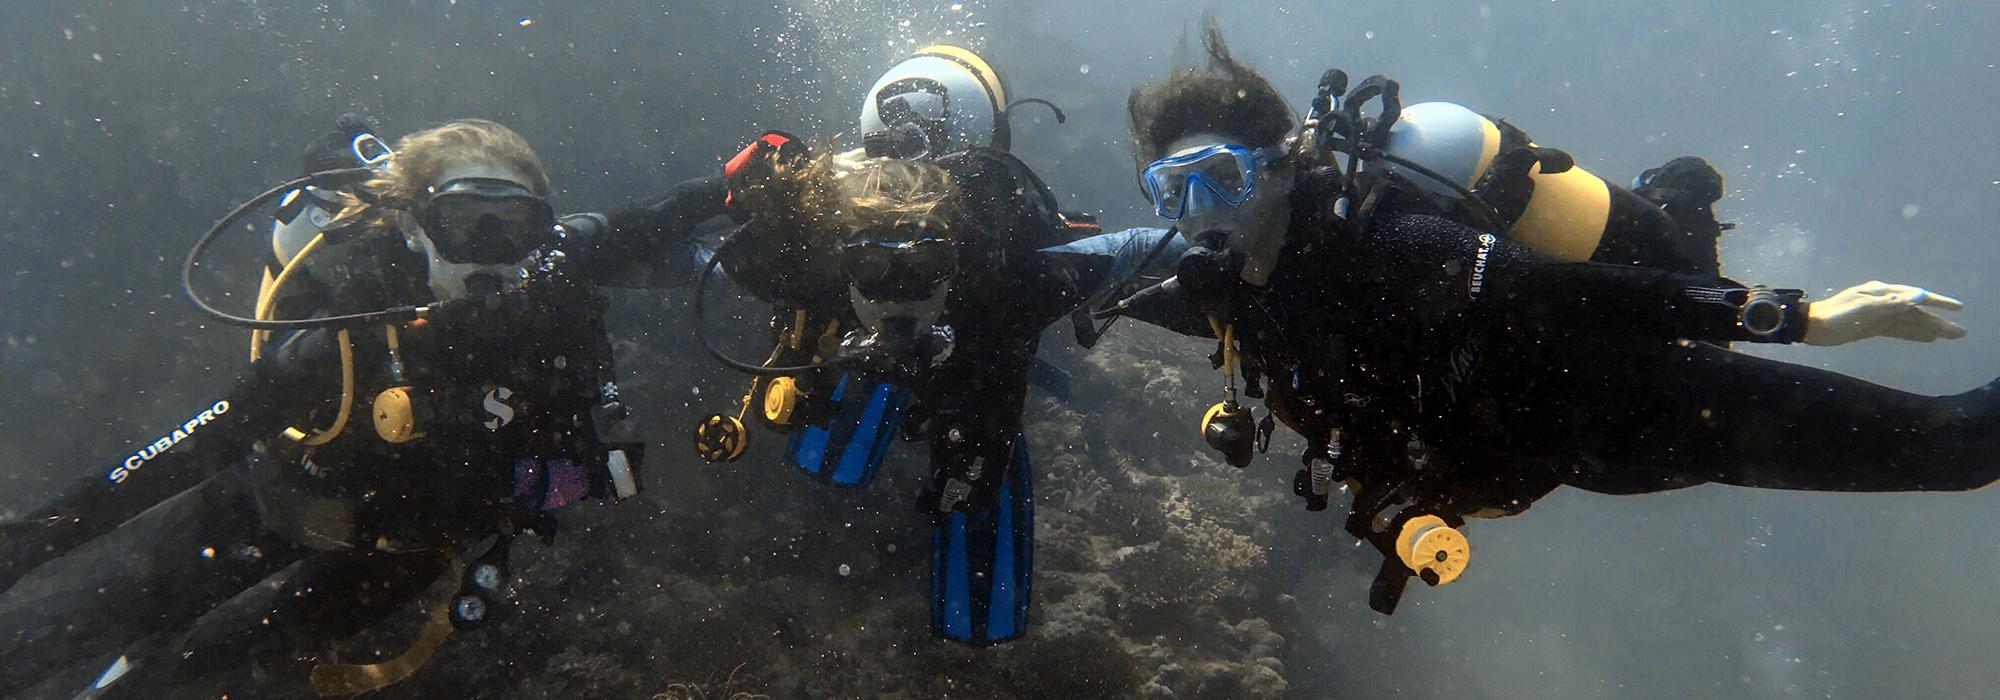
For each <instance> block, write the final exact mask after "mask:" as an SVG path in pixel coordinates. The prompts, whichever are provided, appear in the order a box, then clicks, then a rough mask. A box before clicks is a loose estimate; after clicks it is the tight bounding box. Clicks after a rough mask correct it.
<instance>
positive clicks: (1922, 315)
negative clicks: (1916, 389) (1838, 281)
mask: <svg viewBox="0 0 2000 700" xmlns="http://www.w3.org/2000/svg"><path fill="white" fill-rule="evenodd" d="M1964 308H1965V303H1964V302H1961V301H1959V300H1957V299H1953V298H1951V297H1948V296H1945V295H1943V294H1939V293H1937V292H1932V291H1929V290H1925V289H1923V288H1921V287H1912V286H1909V285H1905V284H1888V283H1886V282H1879V281H1878V282H1868V283H1866V284H1858V285H1855V286H1853V287H1849V288H1847V289H1844V290H1841V291H1840V293H1839V294H1835V295H1833V296H1832V297H1830V298H1828V299H1827V300H1825V301H1816V302H1813V304H1812V313H1811V318H1810V320H1809V321H1808V322H1807V324H1806V336H1805V343H1806V344H1807V345H1819V346H1834V345H1845V344H1847V343H1852V342H1854V341H1857V340H1864V339H1867V338H1876V337H1888V338H1901V339H1903V340H1914V341H1916V342H1919V343H1928V342H1931V341H1933V340H1939V339H1945V340H1955V339H1958V338H1963V337H1965V327H1964V326H1960V325H1958V324H1956V323H1952V322H1951V321H1948V320H1945V318H1944V317H1943V316H1939V315H1937V313H1936V312H1934V311H1932V309H1940V310H1944V311H1958V310H1961V309H1964Z"/></svg>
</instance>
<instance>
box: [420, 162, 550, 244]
mask: <svg viewBox="0 0 2000 700" xmlns="http://www.w3.org/2000/svg"><path fill="white" fill-rule="evenodd" d="M419 220H420V221H421V222H422V223H423V227H424V234H425V235H426V236H428V237H429V238H430V239H431V245H433V246H435V247H436V248H437V253H438V256H439V257H442V258H444V259H446V260H449V261H451V262H455V263H473V264H478V265H499V264H502V263H511V262H515V261H518V260H520V259H522V258H525V257H527V256H528V253H530V252H533V251H534V250H535V249H537V248H540V247H542V246H544V245H547V244H548V243H550V242H552V238H553V235H552V234H553V231H554V228H555V210H554V209H552V208H551V207H550V206H549V202H548V200H546V199H543V198H541V197H540V196H537V195H536V194H534V193H533V192H530V191H529V190H528V188H526V187H523V186H521V185H520V184H518V183H514V182H510V181H507V180H501V179H496V178H484V177H468V178H461V179H458V180H452V181H450V182H447V183H444V184H443V185H439V186H437V187H435V188H432V189H431V192H430V195H429V198H428V199H426V200H425V201H424V205H423V207H422V209H421V211H420V212H419Z"/></svg>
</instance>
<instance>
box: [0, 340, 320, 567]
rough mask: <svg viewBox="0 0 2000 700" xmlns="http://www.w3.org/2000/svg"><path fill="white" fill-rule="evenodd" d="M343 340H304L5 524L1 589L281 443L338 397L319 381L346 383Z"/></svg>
mask: <svg viewBox="0 0 2000 700" xmlns="http://www.w3.org/2000/svg"><path fill="white" fill-rule="evenodd" d="M333 336H334V331H331V330H313V331H303V332H300V333H295V334H294V335H293V336H292V337H290V338H288V339H286V341H285V342H284V343H282V344H281V345H280V346H279V347H278V349H277V350H276V351H275V352H274V353H273V354H271V355H269V356H266V357H265V358H264V359H263V360H261V361H259V362H257V363H255V364H253V365H251V371H250V372H249V373H248V374H246V375H245V376H244V377H243V379H242V380H241V381H239V382H238V383H237V386H236V387H235V388H234V389H233V390H232V391H230V392H229V395H228V397H227V398H225V399H223V400H221V401H217V402H215V403H213V404H207V405H203V406H201V407H200V410H199V411H197V412H194V413H192V414H190V415H189V416H188V418H187V419H186V420H184V421H183V422H180V423H177V424H175V425H171V426H161V430H160V437H158V438H157V439H155V440H153V441H152V442H151V443H148V444H146V445H144V446H142V447H140V448H138V449H137V450H136V451H134V452H133V453H132V454H130V455H125V456H122V457H121V458H119V459H117V460H115V461H112V462H110V463H108V464H106V465H103V466H102V468H99V469H95V470H93V471H92V472H91V473H90V474H89V475H86V476H84V477H82V478H79V479H78V480H77V481H75V482H74V483H72V484H70V486H69V487H67V488H65V489H63V491H62V493H61V494H60V495H58V496H57V497H56V499H55V500H54V501H53V502H51V503H49V504H48V505H45V506H43V507H41V508H39V509H36V510H35V511H33V512H31V513H29V514H27V515H26V516H25V517H23V518H22V519H20V520H18V521H15V522H12V523H7V524H5V525H0V590H5V589H6V588H8V587H11V586H12V585H13V584H14V582H15V581H16V580H19V579H20V578H21V576H23V575H25V574H27V573H28V572H29V571H32V570H34V569H35V567H38V566H40V565H42V564H44V563H47V562H49V561H51V560H54V559H56V558H58V557H61V556H63V555H64V554H67V553H68V552H69V551H70V550H73V549H75V548H76V547H78V546H80V545H82V544H83V543H85V542H89V541H90V540H92V539H95V538H96V537H98V536H100V535H103V534H105V533H107V532H110V531H111V530H112V529H113V528H116V527H118V526H119V525H121V524H123V523H124V522H125V521H127V520H130V519H132V518H133V517H135V516H137V515H139V514H140V513H142V512H145V511H146V509H148V508H151V507H153V506H154V505H156V504H158V503H160V502H162V501H165V500H167V499H168V498H171V497H173V496H174V495H175V494H178V493H180V492H182V491H185V490H187V489H189V488H193V487H194V486H195V485H197V484H199V483H201V481H202V480H203V479H206V478H207V477H208V476H209V475H210V474H212V473H213V472H215V471H217V470H219V469H221V468H222V467H225V466H227V465H228V463H229V461H230V460H231V459H232V458H234V457H236V456H240V455H241V454H243V450H245V449H248V447H249V445H250V443H251V442H252V441H254V440H257V439H259V438H264V437H269V436H275V435H277V434H278V432H279V431H281V430H284V429H285V428H286V427H289V426H290V425H291V421H295V420H298V419H299V417H300V416H301V415H303V414H304V411H305V409H307V408H310V404H308V403H307V401H310V400H312V399H309V398H307V397H312V398H314V399H316V398H322V397H327V396H330V395H332V394H330V392H329V391H327V390H325V389H324V388H322V387H318V386H314V384H315V379H317V378H326V379H337V376H336V375H333V374H332V373H334V372H337V371H338V368H339V364H338V362H339V360H338V359H336V358H335V357H334V356H333V355H334V350H335V349H334V348H333V342H332V341H333ZM329 368H331V369H329ZM315 372H316V373H317V374H314V373H315ZM338 389H339V387H337V386H336V387H333V391H338Z"/></svg>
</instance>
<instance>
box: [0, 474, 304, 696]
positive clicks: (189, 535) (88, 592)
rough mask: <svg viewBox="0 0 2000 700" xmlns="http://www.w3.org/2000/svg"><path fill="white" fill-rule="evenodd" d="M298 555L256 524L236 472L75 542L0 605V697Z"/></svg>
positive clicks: (160, 627)
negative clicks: (64, 557) (79, 544)
mask: <svg viewBox="0 0 2000 700" xmlns="http://www.w3.org/2000/svg"><path fill="white" fill-rule="evenodd" d="M297 556H298V553H297V551H295V549H294V548H293V546H292V545H291V544H289V543H288V542H286V541H285V540H283V539H282V538H280V537H277V536H276V535H274V534H272V533H270V532H269V531H267V530H265V529H264V528H263V527H262V523H261V521H260V520H259V518H258V512H257V508H256V504H255V499H254V498H253V497H252V495H251V492H250V488H249V485H248V484H247V483H245V481H244V478H243V473H242V471H241V470H230V471H228V472H224V473H223V474H220V475H217V476H215V477H212V478H210V479H208V480H207V481H204V482H202V483H201V484H200V485H199V486H196V487H195V488H193V489H190V490H188V491H187V492H185V493H182V494H180V495H178V496H175V497H173V498H171V499H169V500H167V501H166V502H165V503H162V504H160V505H159V506H158V507H155V508H153V509H152V510H149V511H147V512H145V513H144V514H142V515H140V516H139V517H138V518H135V519H133V520H132V521H131V522H130V523H128V524H127V525H126V526H125V527H121V528H119V529H118V530H117V531H114V532H113V533H111V534H109V535H106V536H105V537H102V538H100V539H99V540H98V541H95V542H92V543H91V544H89V545H87V546H85V547H83V548H82V549H80V550H79V551H77V552H76V553H75V555H74V556H73V557H71V561H66V562H60V563H58V564H57V565H54V566H52V567H49V569H50V570H48V571H44V572H37V574H36V575H35V576H33V577H30V578H28V579H26V580H24V581H23V582H22V585H21V586H19V587H17V588H16V589H15V590H14V591H12V592H11V593H12V594H13V595H11V596H10V597H11V598H12V599H13V600H12V601H11V604H10V605H8V607H7V609H5V610H4V611H0V694H4V693H6V692H9V691H11V690H14V689H16V688H17V687H18V686H19V685H20V684H23V683H32V682H34V681H35V680H36V679H38V678H41V677H43V676H45V675H47V674H49V673H53V672H57V671H60V670H62V669H64V668H66V667H68V666H70V665H72V664H75V663H78V662H80V661H82V660H85V659H88V658H91V657H97V656H103V655H107V654H111V653H113V652H116V651H120V650H121V649H124V648H125V647H127V646H129V645H131V644H132V643H134V642H137V641H139V640H142V639H145V638H147V637H151V636H153V635H156V634H159V633H161V632H165V631H169V630H173V629H177V628H180V627H183V626H185V625H187V624H188V623H190V622H191V621H193V620H194V619H195V618H196V617H198V616H200V615H202V614H203V613H205V612H207V611H208V610H209V609H210V608H211V607H213V606H215V605H216V604H218V603H220V602H222V601H224V600H227V599H229V598H230V597H232V596H234V595H236V594H237V593H239V592H241V591H242V590H244V589H245V588H249V587H250V586H251V585H252V584H255V583H256V582H257V581H259V580H262V579H264V578H265V577H268V576H270V575H271V574H272V573H275V572H277V571H278V570H280V569H283V568H284V567H285V566H287V565H289V564H290V563H291V562H292V561H294V560H295V559H296V558H297Z"/></svg>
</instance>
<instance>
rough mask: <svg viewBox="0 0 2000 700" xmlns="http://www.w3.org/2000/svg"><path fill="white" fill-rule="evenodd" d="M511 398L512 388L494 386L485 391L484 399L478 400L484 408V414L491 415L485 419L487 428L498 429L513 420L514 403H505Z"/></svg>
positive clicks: (512, 394)
mask: <svg viewBox="0 0 2000 700" xmlns="http://www.w3.org/2000/svg"><path fill="white" fill-rule="evenodd" d="M511 398H514V390H513V389H509V388H507V387H504V386H496V387H493V389H492V390H490V391H487V392H486V399H485V400H483V401H481V402H480V407H481V408H484V409H486V415H489V416H492V418H488V419H486V429H487V430H499V429H501V428H504V427H506V426H507V424H508V423H512V422H514V405H513V404H510V403H507V400H508V399H511Z"/></svg>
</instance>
